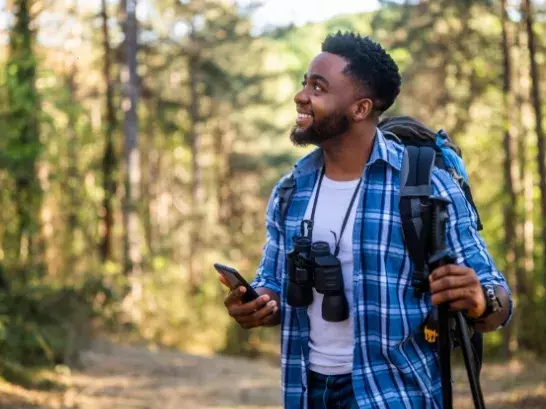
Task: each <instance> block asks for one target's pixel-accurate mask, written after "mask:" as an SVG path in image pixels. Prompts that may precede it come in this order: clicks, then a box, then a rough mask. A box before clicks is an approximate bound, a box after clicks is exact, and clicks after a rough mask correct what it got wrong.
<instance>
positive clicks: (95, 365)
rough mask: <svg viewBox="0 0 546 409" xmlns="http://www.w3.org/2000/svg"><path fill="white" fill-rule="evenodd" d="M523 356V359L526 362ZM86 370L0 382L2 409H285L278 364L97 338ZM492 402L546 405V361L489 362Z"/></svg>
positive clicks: (462, 391) (459, 376) (458, 408)
mask: <svg viewBox="0 0 546 409" xmlns="http://www.w3.org/2000/svg"><path fill="white" fill-rule="evenodd" d="M524 362H525V363H524ZM83 363H84V369H83V370H81V371H73V372H72V373H71V374H70V375H67V374H65V375H59V376H60V378H61V379H62V380H63V382H64V383H65V384H66V385H67V387H66V388H65V389H64V390H62V391H48V392H45V391H28V390H25V389H22V388H19V387H16V386H13V385H9V384H6V383H3V384H2V383H0V408H2V409H31V408H32V409H53V408H59V409H61V408H62V409H103V408H104V409H110V408H116V409H281V403H280V402H281V399H280V392H279V378H280V374H279V368H278V366H276V365H274V364H271V363H267V362H262V361H249V360H246V359H240V358H228V357H220V356H215V357H198V356H192V355H187V354H183V353H181V352H176V351H152V350H149V349H147V348H144V347H136V346H121V345H115V344H112V343H108V342H105V341H101V342H96V343H95V345H94V346H93V348H91V349H90V350H89V351H87V352H86V353H85V354H84V356H83ZM481 379H482V387H483V391H484V395H485V397H486V404H487V408H488V409H508V408H517V409H546V364H544V363H539V362H533V361H520V360H513V361H510V362H508V363H505V364H499V363H494V364H493V363H490V364H486V365H485V367H484V369H483V372H482V378H481ZM455 394H456V398H455V402H454V408H455V409H467V408H468V409H471V408H473V405H472V400H471V396H470V392H469V390H468V383H467V381H466V373H465V371H464V368H456V370H455Z"/></svg>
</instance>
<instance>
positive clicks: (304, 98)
mask: <svg viewBox="0 0 546 409" xmlns="http://www.w3.org/2000/svg"><path fill="white" fill-rule="evenodd" d="M294 102H295V103H296V105H305V104H307V103H309V95H307V91H306V87H303V88H302V89H301V90H299V91H298V92H297V93H296V95H294Z"/></svg>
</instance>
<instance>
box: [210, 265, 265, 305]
mask: <svg viewBox="0 0 546 409" xmlns="http://www.w3.org/2000/svg"><path fill="white" fill-rule="evenodd" d="M214 268H215V269H216V271H218V272H219V273H220V274H222V276H223V277H224V278H225V279H226V281H227V282H228V284H229V286H230V288H231V289H232V290H233V289H234V288H237V287H239V286H243V287H245V288H246V292H245V293H244V295H243V297H242V300H243V302H244V303H247V302H249V301H252V300H255V299H256V298H258V297H259V295H258V293H257V292H256V290H254V288H252V287H251V286H250V284H248V282H247V281H246V280H245V279H244V278H243V277H242V276H241V274H239V272H238V271H237V270H235V269H234V268H233V267H228V266H225V265H223V264H220V263H214Z"/></svg>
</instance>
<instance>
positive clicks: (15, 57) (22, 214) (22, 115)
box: [6, 0, 42, 266]
mask: <svg viewBox="0 0 546 409" xmlns="http://www.w3.org/2000/svg"><path fill="white" fill-rule="evenodd" d="M31 5H32V0H18V1H16V2H15V13H14V18H15V24H14V26H13V29H12V30H11V34H10V50H9V58H8V62H7V73H8V76H7V86H6V89H7V97H8V105H9V107H10V110H9V114H8V129H12V130H15V135H14V138H13V140H12V143H13V145H16V146H12V147H11V148H12V149H16V150H17V152H18V156H17V158H16V160H15V161H14V162H13V163H12V164H11V166H12V169H11V171H12V174H13V175H14V180H15V192H14V196H15V197H14V199H15V207H16V211H17V215H18V221H17V223H18V228H17V233H16V238H15V239H16V241H17V249H16V252H17V257H18V258H19V261H20V263H21V264H22V265H23V266H25V265H35V264H36V263H37V262H38V261H39V259H40V256H41V255H40V254H39V252H40V249H39V246H37V245H36V244H37V242H38V236H39V231H40V221H39V211H40V207H41V203H42V191H41V187H40V183H39V180H38V177H37V172H36V165H37V162H38V155H39V153H40V151H41V143H40V137H39V121H38V113H39V112H40V104H39V99H38V94H37V92H36V86H35V83H36V66H37V62H36V57H35V55H34V47H33V43H34V34H33V32H32V30H31V24H32V17H31V13H30V7H31Z"/></svg>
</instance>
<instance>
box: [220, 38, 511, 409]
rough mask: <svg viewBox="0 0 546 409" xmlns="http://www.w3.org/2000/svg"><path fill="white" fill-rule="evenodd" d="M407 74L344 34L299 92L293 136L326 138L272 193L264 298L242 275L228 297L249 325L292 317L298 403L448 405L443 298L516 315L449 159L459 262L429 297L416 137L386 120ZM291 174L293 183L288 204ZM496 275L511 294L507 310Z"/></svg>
mask: <svg viewBox="0 0 546 409" xmlns="http://www.w3.org/2000/svg"><path fill="white" fill-rule="evenodd" d="M400 84H401V80H400V74H399V72H398V67H397V66H396V64H395V63H394V61H393V60H392V58H391V57H390V56H389V55H388V54H387V53H386V52H385V50H383V48H382V47H381V46H380V45H379V44H377V43H375V42H373V41H372V40H370V39H369V38H367V37H364V38H363V37H361V36H359V35H357V34H354V33H345V34H343V33H337V34H335V35H331V36H328V37H327V38H326V39H325V41H324V43H323V44H322V52H321V53H320V54H319V55H317V56H316V58H315V59H314V60H313V61H312V62H311V64H310V65H309V68H308V70H307V73H306V74H305V76H304V80H303V83H302V89H301V90H300V91H299V92H298V93H297V94H296V96H295V97H294V101H295V103H296V109H297V119H296V126H295V127H294V129H293V131H292V132H291V135H290V138H291V140H292V141H293V142H294V144H296V145H309V144H311V145H316V146H317V149H315V150H314V151H313V152H311V153H310V154H309V155H307V156H306V157H304V158H302V159H301V160H300V161H299V162H298V163H297V164H296V166H295V168H294V170H293V172H292V173H291V174H290V175H288V176H286V177H285V178H283V179H282V180H281V181H280V182H279V183H278V184H277V186H276V187H275V189H274V190H273V193H272V195H271V199H270V201H269V205H268V212H267V241H266V245H265V248H264V254H263V259H262V262H261V264H260V266H259V268H258V271H257V273H256V278H255V280H254V282H253V283H252V285H253V287H254V288H256V290H257V292H258V293H259V294H261V296H260V297H259V298H258V299H257V300H255V301H252V302H250V303H247V304H243V303H242V302H241V296H242V294H243V291H244V288H243V287H241V288H238V289H235V290H233V291H231V292H230V294H229V295H228V297H227V298H226V300H225V305H226V307H227V309H228V311H229V314H230V315H231V316H232V317H234V319H236V320H237V322H238V323H239V324H240V325H241V326H242V327H243V328H254V327H257V326H261V325H276V324H278V323H279V322H280V323H281V325H282V331H281V334H282V336H281V363H282V373H283V380H282V385H283V393H284V407H285V408H286V409H368V408H370V409H384V408H385V409H387V408H388V409H399V408H400V409H402V408H403V409H439V408H441V405H442V403H441V402H442V399H441V382H440V372H439V367H438V357H437V354H436V352H435V351H434V349H433V346H431V344H428V343H427V342H426V340H425V339H424V338H423V335H422V332H421V330H420V329H421V327H422V325H423V323H424V322H425V320H426V318H427V315H428V313H429V312H430V310H431V307H432V305H439V304H441V303H449V304H450V307H451V308H452V309H454V310H460V311H464V312H465V314H467V316H468V317H469V318H471V319H475V320H478V321H479V323H480V324H479V329H480V330H483V331H486V330H492V329H495V328H497V327H499V326H500V325H502V324H504V323H506V322H507V320H508V318H509V311H510V308H509V306H510V301H509V290H508V287H507V285H506V281H505V279H504V277H503V276H502V274H501V273H499V272H498V271H497V269H496V268H495V265H494V263H493V261H492V259H491V257H490V256H489V254H488V252H487V250H486V247H485V244H484V243H483V240H482V239H481V238H480V236H479V235H478V233H477V231H476V214H475V212H474V211H473V209H472V208H471V207H470V206H469V205H468V203H467V201H466V199H465V197H464V194H463V192H462V190H461V189H460V188H459V186H458V185H457V184H456V183H455V181H454V180H453V178H452V177H451V176H450V175H449V174H448V173H447V172H445V171H444V170H440V169H437V168H434V169H433V174H432V184H433V190H434V193H435V194H437V195H441V196H444V197H446V198H449V199H450V200H451V204H450V205H449V206H448V213H449V215H450V218H451V219H452V220H454V221H456V222H454V223H450V224H449V226H448V231H447V237H448V238H449V240H448V241H449V243H448V244H449V246H450V249H451V250H452V251H453V252H454V253H455V254H456V255H457V260H458V261H459V263H458V264H457V265H448V266H444V267H440V268H439V269H437V270H435V271H433V272H432V274H431V275H430V280H429V281H430V294H428V295H427V296H426V297H423V298H418V297H415V296H414V294H413V288H412V286H411V274H412V271H413V265H412V261H411V259H410V257H409V254H408V252H407V248H406V246H405V243H404V240H403V236H402V227H401V221H400V212H399V210H398V201H399V185H400V174H401V165H402V158H403V155H404V146H403V145H401V144H399V143H397V142H395V141H392V140H389V139H386V138H385V137H384V135H383V134H382V132H381V131H380V130H379V129H378V123H379V116H380V115H381V114H382V113H383V112H384V111H385V110H387V109H388V108H389V107H390V106H391V105H392V104H393V102H394V100H395V99H396V97H397V95H398V93H399V91H400ZM289 179H290V180H293V181H294V185H295V186H294V194H293V195H292V197H291V199H290V201H289V203H283V201H282V199H281V198H282V194H281V193H282V192H281V190H282V189H283V186H284V185H285V182H286V181H287V180H289ZM311 259H313V260H314V261H313V263H311V261H310V260H311ZM310 265H312V266H313V267H312V268H310ZM310 271H312V272H310ZM482 286H484V287H482ZM485 286H489V287H487V288H493V289H495V291H496V292H497V294H500V295H499V297H500V299H499V300H498V301H502V302H500V303H499V304H498V305H497V306H496V307H497V308H494V309H492V308H490V305H489V301H490V300H488V299H487V298H486V294H487V293H486V291H485V290H484V288H486V287H485ZM501 299H502V300H501Z"/></svg>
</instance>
